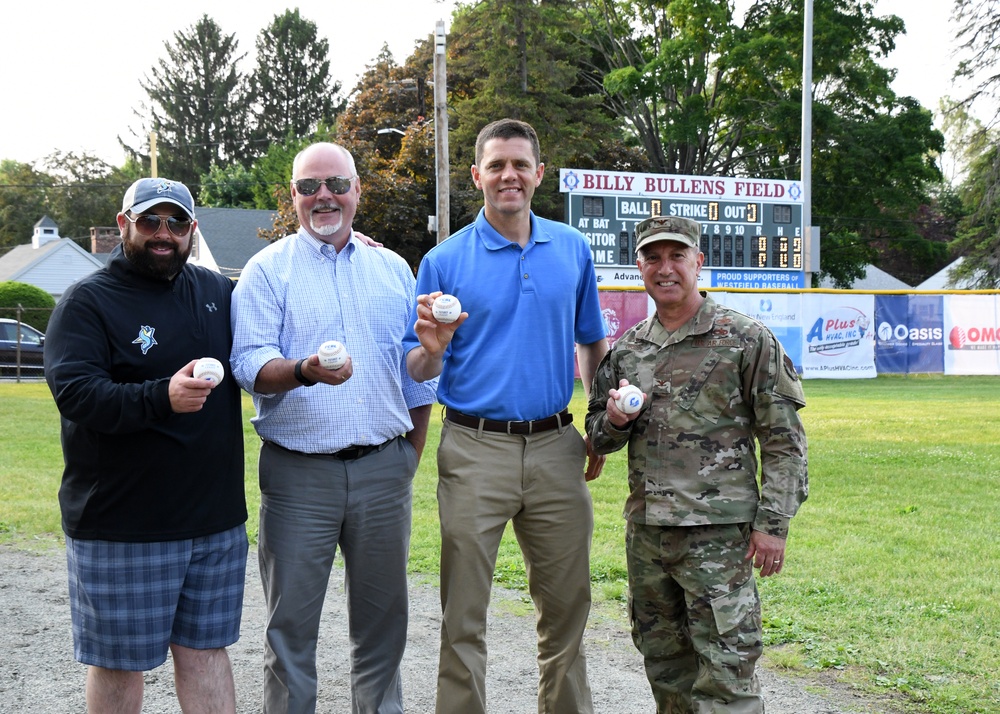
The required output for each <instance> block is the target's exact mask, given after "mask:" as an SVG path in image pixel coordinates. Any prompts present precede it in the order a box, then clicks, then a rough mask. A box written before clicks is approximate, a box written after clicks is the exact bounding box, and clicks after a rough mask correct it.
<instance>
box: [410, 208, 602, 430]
mask: <svg viewBox="0 0 1000 714" xmlns="http://www.w3.org/2000/svg"><path fill="white" fill-rule="evenodd" d="M436 290H440V291H441V292H444V293H449V294H451V295H454V296H456V297H457V298H458V299H459V300H460V301H461V303H462V310H463V311H464V312H467V313H469V317H468V319H467V320H466V321H465V322H464V323H463V324H462V326H461V327H459V328H458V330H457V332H456V333H455V337H454V339H453V340H452V342H451V344H450V345H449V346H448V350H447V352H446V353H445V359H444V369H443V371H442V373H441V378H440V381H439V383H438V391H437V397H438V401H439V402H441V403H442V404H444V405H446V406H449V407H451V408H453V409H457V410H458V411H460V412H463V413H465V414H471V415H473V416H478V417H485V418H487V419H498V420H504V421H507V420H517V421H524V420H531V419H541V418H543V417H547V416H550V415H552V414H555V413H557V412H560V411H562V410H563V409H565V408H566V406H567V405H568V404H569V401H570V399H571V398H572V396H573V379H574V359H575V353H574V343H579V344H590V343H593V342H597V341H599V340H601V339H603V338H604V336H605V333H604V319H603V318H602V316H601V304H600V301H599V299H598V295H597V277H596V275H595V273H594V261H593V258H592V256H591V253H590V246H589V245H588V244H587V240H586V238H584V237H583V234H581V233H580V232H579V231H577V230H576V229H574V228H571V227H570V226H567V225H566V224H564V223H558V222H556V221H550V220H547V219H544V218H539V217H538V216H536V215H534V214H532V215H531V239H530V240H529V241H528V244H527V245H526V246H525V247H524V248H521V246H520V245H518V244H517V243H514V242H511V241H509V240H507V239H506V238H504V237H503V236H501V235H500V234H499V233H497V232H496V231H495V230H494V229H493V227H492V226H491V225H490V224H489V222H488V221H487V220H486V215H485V211H483V210H480V212H479V216H478V217H477V218H476V221H475V222H474V223H472V224H470V225H468V226H466V227H465V228H463V229H462V230H460V231H458V232H457V233H455V234H454V235H453V236H451V237H450V238H448V240H446V241H444V242H443V243H441V244H440V245H438V246H436V247H435V248H433V249H432V250H431V251H430V252H428V253H427V255H426V256H424V259H423V261H421V264H420V270H419V271H418V273H417V294H418V295H421V294H428V293H432V292H434V291H436ZM419 344H420V343H419V341H418V340H417V337H416V333H415V332H414V330H413V326H412V325H410V327H409V329H408V330H407V333H406V337H404V339H403V348H404V350H406V351H407V352H409V350H411V349H413V348H415V347H417V346H418V345H419Z"/></svg>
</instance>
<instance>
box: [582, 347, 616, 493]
mask: <svg viewBox="0 0 1000 714" xmlns="http://www.w3.org/2000/svg"><path fill="white" fill-rule="evenodd" d="M607 351H608V340H607V338H601V339H600V340H598V341H597V342H591V343H590V344H589V345H580V344H578V345H577V346H576V359H577V362H579V364H580V379H581V380H582V381H583V393H584V394H585V395H586V397H587V401H590V387H591V385H592V384H593V383H594V375H595V374H597V366H598V365H599V364H600V363H601V360H602V359H604V355H605V353H607ZM583 440H584V442H585V443H586V444H587V470H586V471H585V472H584V476H585V478H586V479H587V481H593V480H594V479H595V478H597V477H598V476H600V475H601V471H602V470H604V462H605V461H606V460H607V458H608V457H607V456H605V455H604V454H598V453H597V452H596V451H594V448H593V447H592V446H591V445H590V437H589V436H588V435H587V432H586V431H584V432H583Z"/></svg>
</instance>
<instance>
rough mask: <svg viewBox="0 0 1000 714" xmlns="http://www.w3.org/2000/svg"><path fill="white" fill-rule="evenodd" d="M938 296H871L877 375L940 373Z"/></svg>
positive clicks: (941, 336)
mask: <svg viewBox="0 0 1000 714" xmlns="http://www.w3.org/2000/svg"><path fill="white" fill-rule="evenodd" d="M943 314H944V300H943V299H942V296H941V295H876V296H875V323H876V328H875V338H876V341H875V368H876V370H877V371H878V373H879V374H927V373H930V374H941V373H942V372H944V317H943Z"/></svg>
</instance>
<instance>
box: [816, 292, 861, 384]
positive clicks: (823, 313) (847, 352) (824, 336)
mask: <svg viewBox="0 0 1000 714" xmlns="http://www.w3.org/2000/svg"><path fill="white" fill-rule="evenodd" d="M802 325H803V330H804V332H805V339H804V342H803V346H802V376H803V377H804V378H812V379H858V378H861V377H874V376H876V372H875V334H874V327H875V296H874V295H861V294H854V293H850V294H843V295H837V294H819V295H808V296H803V300H802Z"/></svg>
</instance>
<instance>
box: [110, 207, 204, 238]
mask: <svg viewBox="0 0 1000 714" xmlns="http://www.w3.org/2000/svg"><path fill="white" fill-rule="evenodd" d="M125 218H126V219H128V221H129V222H130V223H132V225H134V226H135V229H136V230H137V231H139V234H140V235H144V236H147V237H148V236H151V235H155V234H156V232H157V231H158V230H160V226H161V225H163V224H164V223H166V224H167V230H168V231H170V232H171V233H173V234H174V235H175V236H177V237H178V238H183V237H184V236H186V235H187V234H188V231H190V230H191V221H189V220H188V219H187V218H177V217H175V216H167V217H166V218H164V217H163V216H156V215H152V214H148V213H147V214H142V215H139V216H136V217H135V218H133V217H132V216H130V215H128V214H127V213H126V214H125Z"/></svg>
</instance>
